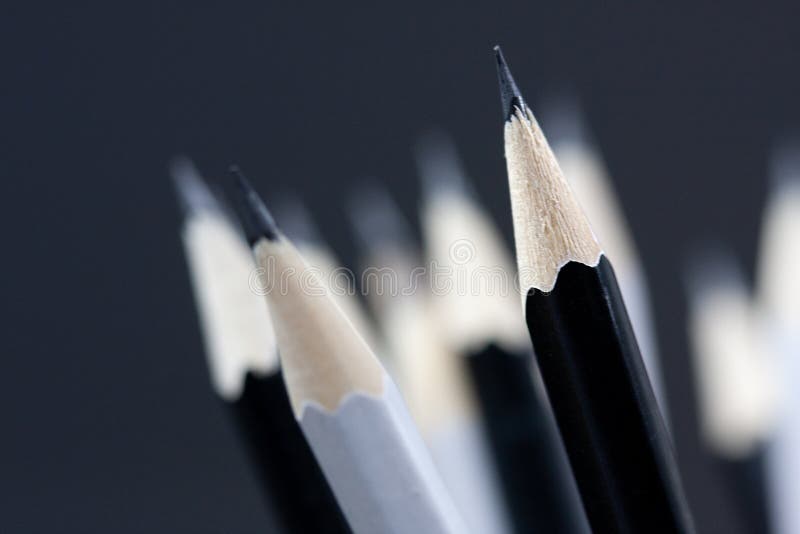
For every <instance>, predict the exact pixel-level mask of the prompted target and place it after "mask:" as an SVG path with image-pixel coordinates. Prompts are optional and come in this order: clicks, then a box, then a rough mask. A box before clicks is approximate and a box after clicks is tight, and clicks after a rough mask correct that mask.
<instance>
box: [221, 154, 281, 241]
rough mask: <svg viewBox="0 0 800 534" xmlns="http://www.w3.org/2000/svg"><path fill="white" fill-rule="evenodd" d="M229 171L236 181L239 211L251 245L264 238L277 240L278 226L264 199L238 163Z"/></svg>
mask: <svg viewBox="0 0 800 534" xmlns="http://www.w3.org/2000/svg"><path fill="white" fill-rule="evenodd" d="M228 172H229V173H230V175H231V176H232V177H233V179H234V181H235V182H236V186H237V191H238V200H239V202H237V206H238V208H239V209H238V210H237V211H238V213H239V217H240V218H241V219H242V226H243V227H244V231H245V235H246V236H247V241H248V242H249V243H250V244H251V245H253V244H255V243H256V242H257V241H259V240H260V239H262V238H264V239H268V240H269V241H275V240H276V239H277V238H278V226H277V225H276V224H275V220H274V219H273V218H272V214H271V213H270V212H269V210H268V209H267V207H266V206H265V205H264V201H262V200H261V197H260V196H258V193H256V190H255V189H253V186H252V185H250V182H249V181H248V180H247V178H245V176H244V174H242V171H241V170H240V169H239V167H238V166H237V165H231V166H230V168H229V169H228Z"/></svg>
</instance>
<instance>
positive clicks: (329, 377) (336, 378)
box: [255, 239, 385, 419]
mask: <svg viewBox="0 0 800 534" xmlns="http://www.w3.org/2000/svg"><path fill="white" fill-rule="evenodd" d="M255 253H256V258H257V261H258V265H259V268H260V269H261V272H260V274H261V276H262V284H263V289H264V291H265V292H266V294H267V301H268V302H269V309H270V313H271V314H272V319H273V323H274V327H275V333H276V336H277V338H278V349H279V351H280V358H281V363H282V365H283V376H284V379H285V381H286V389H287V390H288V392H289V400H290V401H291V404H292V408H293V410H294V413H295V417H297V418H298V419H300V418H301V417H302V414H303V409H304V408H305V406H306V405H307V404H309V403H313V404H318V405H319V406H321V407H322V408H324V409H326V410H328V411H331V412H333V411H335V410H336V409H337V408H338V407H339V405H340V404H341V403H342V401H343V400H344V399H345V397H346V396H347V395H348V394H349V393H356V392H358V393H364V394H367V395H373V396H376V397H378V396H380V395H382V393H383V378H384V375H385V371H384V370H383V367H382V366H381V364H380V363H379V362H378V359H377V358H376V357H375V355H374V354H373V353H372V351H371V350H370V348H369V347H368V346H367V344H366V343H365V342H364V340H363V339H362V337H361V335H360V334H359V333H358V332H357V331H356V330H355V328H354V327H353V325H352V324H351V323H350V320H349V319H348V318H347V317H346V316H345V315H344V313H342V311H341V310H340V309H339V307H338V306H337V305H336V304H335V302H334V301H333V300H332V298H331V296H330V294H329V288H328V287H327V285H326V284H325V282H324V281H323V280H321V279H320V278H319V277H318V276H316V273H315V272H313V271H309V266H308V265H307V264H306V263H305V261H303V259H302V257H300V254H299V253H298V252H297V250H295V248H294V247H293V246H292V245H291V244H290V243H288V242H287V241H286V240H284V239H279V240H278V241H274V242H273V241H267V240H262V241H261V242H260V243H259V244H257V245H256V247H255Z"/></svg>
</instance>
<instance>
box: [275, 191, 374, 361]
mask: <svg viewBox="0 0 800 534" xmlns="http://www.w3.org/2000/svg"><path fill="white" fill-rule="evenodd" d="M273 211H274V213H275V216H276V218H277V219H278V220H280V221H281V229H282V230H283V232H284V234H285V235H286V237H288V238H289V239H290V240H291V241H292V244H293V245H294V246H295V248H297V250H298V251H299V252H300V255H301V256H303V259H304V260H305V262H306V263H307V264H308V265H309V266H310V267H311V269H312V270H315V271H316V272H317V274H318V275H319V276H320V278H322V280H324V282H325V284H326V285H327V286H328V288H329V289H330V290H331V291H330V295H331V298H333V300H334V301H336V305H337V306H339V308H341V310H342V313H344V314H345V316H347V318H348V319H349V320H350V322H351V323H353V327H354V328H355V329H356V331H357V332H358V333H359V334H360V335H361V337H363V338H364V341H366V343H367V345H368V346H369V347H370V348H373V349H375V350H377V348H378V347H379V343H380V340H379V339H378V336H377V335H376V334H375V331H374V330H375V328H374V325H373V323H372V321H371V320H370V319H369V318H368V317H367V315H366V313H365V312H364V307H363V306H362V304H361V302H360V301H359V298H358V296H357V294H356V291H357V288H356V286H355V283H354V282H355V280H354V279H353V278H354V275H353V273H352V271H350V270H349V269H347V268H346V267H343V266H342V264H341V262H340V261H339V259H338V258H337V257H336V254H335V253H334V252H333V250H331V248H330V247H329V246H328V245H327V244H326V243H325V241H324V240H323V238H322V236H321V235H320V233H319V231H318V230H317V227H316V225H315V224H314V220H313V218H312V217H311V214H310V213H309V212H308V210H307V209H306V206H305V205H304V204H303V203H302V202H301V201H300V200H299V199H297V198H294V197H284V198H282V199H281V202H280V203H279V204H278V208H277V209H276V210H273ZM378 353H379V354H378V355H379V356H383V354H382V353H381V351H378Z"/></svg>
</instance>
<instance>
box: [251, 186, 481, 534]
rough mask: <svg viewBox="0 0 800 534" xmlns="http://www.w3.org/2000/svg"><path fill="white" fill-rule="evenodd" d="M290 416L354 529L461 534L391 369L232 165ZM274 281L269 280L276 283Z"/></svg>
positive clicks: (463, 529)
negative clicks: (388, 370)
mask: <svg viewBox="0 0 800 534" xmlns="http://www.w3.org/2000/svg"><path fill="white" fill-rule="evenodd" d="M237 181H238V184H239V188H240V194H241V197H242V204H243V209H242V217H243V219H244V221H245V223H246V224H245V228H246V229H247V232H248V236H249V238H250V241H251V244H252V246H253V251H254V254H255V256H256V260H257V262H258V264H259V266H260V269H261V270H262V271H261V272H262V280H263V281H264V287H265V289H266V290H267V291H266V293H267V301H268V303H269V308H270V312H271V315H272V317H273V321H274V324H275V331H276V333H277V337H278V346H279V349H280V358H281V363H282V365H283V371H284V377H285V379H286V385H287V389H288V391H289V399H290V401H291V404H292V408H293V409H294V413H295V417H296V418H297V420H298V421H299V422H300V426H301V428H302V429H303V432H304V433H305V435H306V438H307V439H308V442H309V444H310V445H311V448H312V450H313V451H314V454H315V455H316V457H317V460H318V461H319V463H320V465H321V466H322V469H323V471H324V473H325V476H326V478H327V479H328V481H329V482H330V485H331V487H332V488H333V491H334V494H335V495H336V498H337V500H338V501H339V504H340V505H341V507H342V510H343V511H344V514H345V517H347V520H348V522H349V523H350V526H351V527H352V528H353V530H354V532H356V533H363V534H372V533H376V532H381V533H389V534H391V533H397V534H401V533H408V532H420V533H422V532H425V533H433V534H437V533H450V534H460V533H462V532H467V530H466V527H465V526H464V524H463V522H462V520H461V518H460V516H459V514H458V512H457V510H456V508H455V505H454V504H453V502H452V501H451V499H450V496H449V495H448V493H447V491H446V489H445V487H444V484H443V483H442V481H441V480H440V479H439V478H438V474H437V473H436V470H435V468H434V466H433V463H432V461H431V459H430V457H429V456H428V453H427V451H426V450H425V445H424V443H423V442H422V439H421V438H420V436H419V434H418V432H417V430H416V428H415V427H414V424H413V422H412V420H411V416H410V415H409V414H408V411H407V410H406V408H405V406H404V404H403V401H402V399H401V397H400V394H399V392H398V391H397V389H396V387H395V386H394V383H393V382H392V380H391V378H390V377H389V375H388V374H387V373H386V371H385V370H384V369H383V367H382V366H381V364H380V363H379V361H378V359H377V358H376V357H375V355H374V354H373V353H372V351H371V350H370V349H369V347H367V345H366V344H365V342H364V340H363V339H362V338H361V336H360V335H359V334H358V332H356V331H355V329H354V328H353V325H352V324H351V323H350V321H349V320H348V319H347V318H346V317H345V316H344V314H343V313H342V312H341V310H340V309H339V308H338V306H336V304H335V303H334V302H333V300H332V299H331V298H330V297H329V296H328V295H327V288H325V287H324V285H323V284H322V283H321V280H320V279H319V278H318V277H316V276H314V275H313V274H312V275H311V276H304V273H307V272H308V265H307V264H306V263H305V262H304V261H303V259H302V257H301V256H300V254H299V253H298V252H297V250H296V249H295V248H294V247H293V246H292V244H291V243H289V241H288V240H287V239H286V238H285V237H283V235H282V234H281V233H280V232H279V231H278V230H277V227H276V226H275V224H274V222H273V220H272V217H271V215H269V213H268V212H267V210H266V208H265V207H264V205H263V203H262V202H261V200H260V198H259V197H258V195H257V194H256V193H255V191H254V190H253V189H252V187H250V185H249V184H248V183H247V181H246V180H245V179H244V178H243V177H242V176H241V175H240V174H238V173H237ZM273 284H275V285H274V286H273Z"/></svg>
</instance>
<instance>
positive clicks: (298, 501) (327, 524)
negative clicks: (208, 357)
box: [225, 371, 351, 534]
mask: <svg viewBox="0 0 800 534" xmlns="http://www.w3.org/2000/svg"><path fill="white" fill-rule="evenodd" d="M225 404H226V405H228V406H229V407H230V409H231V410H232V412H233V413H234V416H235V419H236V422H237V423H238V425H237V426H238V428H239V431H240V433H241V434H242V436H243V437H244V438H245V442H246V443H247V448H248V449H249V452H250V456H251V458H252V460H253V463H254V464H255V466H256V467H257V471H258V478H259V479H260V482H261V486H262V488H263V489H264V493H265V497H266V498H267V499H268V501H269V505H270V508H271V509H273V510H274V511H275V513H276V514H277V516H278V517H279V521H280V522H281V524H282V525H283V526H284V528H285V529H286V531H287V532H290V533H295V532H296V533H306V532H314V533H320V534H346V533H350V532H351V530H350V528H349V526H348V525H347V522H346V521H345V519H344V516H343V515H342V512H341V510H340V509H339V505H338V504H337V502H336V499H335V498H334V496H333V493H332V492H331V489H330V487H329V486H328V482H327V481H326V480H325V477H324V475H323V474H322V471H321V470H320V467H319V465H318V464H317V461H316V459H315V458H314V455H313V454H312V452H311V449H310V448H309V446H308V444H307V443H306V440H305V438H304V437H303V434H302V432H301V430H300V427H299V426H298V424H297V421H296V420H295V418H294V413H293V412H292V408H291V406H290V405H289V398H288V396H287V395H286V387H285V386H284V383H283V378H282V376H281V373H280V371H277V372H275V373H272V374H269V375H267V376H256V375H253V374H252V373H247V375H246V378H245V382H244V388H243V390H242V394H241V396H240V397H239V398H238V399H236V400H235V401H233V402H225Z"/></svg>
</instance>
